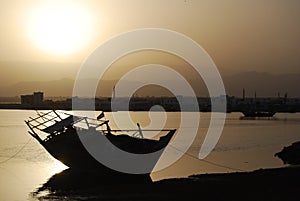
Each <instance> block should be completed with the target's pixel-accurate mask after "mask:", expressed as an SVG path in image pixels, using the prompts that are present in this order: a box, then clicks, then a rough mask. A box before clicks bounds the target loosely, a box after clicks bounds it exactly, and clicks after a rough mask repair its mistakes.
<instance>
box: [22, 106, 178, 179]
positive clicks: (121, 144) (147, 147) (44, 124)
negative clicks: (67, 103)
mask: <svg viewBox="0 0 300 201" xmlns="http://www.w3.org/2000/svg"><path fill="white" fill-rule="evenodd" d="M37 115H38V116H37V117H34V118H33V117H30V118H29V120H26V121H25V123H26V124H27V126H28V127H29V129H30V131H29V133H30V135H32V136H33V137H34V138H35V139H36V140H37V141H38V142H39V143H40V144H41V145H42V146H43V147H44V148H45V149H46V150H47V151H48V152H49V153H50V154H51V155H52V156H53V157H54V158H55V159H57V160H59V161H61V162H62V163H63V164H65V165H66V166H68V167H70V168H72V170H76V171H82V172H89V173H90V172H96V173H97V174H101V175H102V176H103V178H107V179H108V180H111V179H112V178H113V177H115V178H117V179H122V178H123V179H124V178H128V179H130V180H131V181H132V179H134V178H136V179H138V180H141V179H150V176H149V175H150V174H149V173H147V174H140V175H138V174H126V173H121V172H119V171H116V170H113V169H110V168H109V167H107V166H105V165H103V164H101V163H100V162H98V161H97V160H96V159H95V158H94V157H93V156H92V155H91V154H90V153H89V152H88V151H87V150H86V148H85V146H84V145H83V144H82V141H81V139H80V138H81V137H84V138H89V139H91V141H92V142H93V141H96V140H99V136H103V137H106V138H107V139H108V141H107V142H106V141H105V140H104V141H105V142H104V144H103V143H102V144H101V145H102V146H103V145H104V147H106V145H107V143H109V144H110V143H112V144H113V145H115V146H116V147H118V148H119V149H122V150H123V151H126V152H130V153H134V154H146V153H153V152H156V153H158V154H157V155H155V156H157V158H154V159H153V160H152V161H149V164H148V165H150V167H152V168H154V166H155V164H156V163H157V161H158V159H159V158H160V156H161V154H162V152H163V150H164V148H165V147H166V146H167V144H168V143H169V141H170V140H171V138H172V137H173V135H174V133H175V131H176V129H174V130H161V131H167V132H168V133H167V134H166V135H164V136H162V137H160V138H159V139H158V140H154V139H146V138H144V137H143V133H142V129H141V128H140V127H139V124H138V129H137V130H123V132H128V133H129V132H134V134H135V135H131V136H130V135H127V134H117V133H118V132H121V131H122V130H112V129H111V128H110V126H109V120H102V119H103V117H104V113H103V112H102V113H101V114H100V115H99V116H98V117H97V118H96V119H93V118H88V117H82V116H75V115H71V114H67V113H65V112H62V111H60V112H59V111H54V110H53V111H50V112H46V113H41V112H37ZM144 131H145V130H144ZM148 131H154V130H148ZM42 136H44V138H42ZM79 136H81V137H79ZM94 139H95V140H94ZM102 139H104V138H102ZM105 143H106V144H105ZM97 145H98V144H97V143H93V146H95V147H97ZM98 146H99V145H98ZM95 147H94V148H95ZM91 148H93V147H91Z"/></svg>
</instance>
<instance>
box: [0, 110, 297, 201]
mask: <svg viewBox="0 0 300 201" xmlns="http://www.w3.org/2000/svg"><path fill="white" fill-rule="evenodd" d="M130 114H131V117H132V119H133V121H134V122H139V123H140V124H141V126H142V127H145V126H147V125H148V124H150V119H149V117H148V113H147V112H131V113H130ZM120 115H122V113H120ZM124 115H125V113H124ZM30 116H35V111H28V110H27V111H26V110H0V200H7V201H10V200H37V199H41V198H43V196H45V195H46V194H47V192H42V193H39V194H38V195H35V194H34V192H36V191H37V189H38V188H39V187H42V186H43V184H44V183H46V182H47V181H48V180H49V179H50V178H51V177H52V176H53V175H55V174H56V173H58V172H60V171H62V170H64V169H66V167H65V166H64V165H63V164H61V163H60V162H58V161H56V160H55V159H53V158H52V157H51V156H50V155H49V154H48V153H47V152H46V151H45V150H44V149H43V147H42V146H41V145H40V144H39V143H38V142H37V141H36V140H34V139H33V138H32V137H31V136H30V135H29V134H28V133H27V130H28V129H27V127H26V125H25V124H24V120H25V119H27V118H28V117H30ZM240 116H241V114H240V113H231V114H228V115H227V118H226V123H225V127H224V130H223V133H222V136H221V138H220V140H219V142H218V144H217V146H216V147H215V149H214V150H213V152H212V153H211V154H210V155H209V156H208V157H207V158H205V160H199V159H198V158H197V156H198V152H199V148H200V146H201V144H202V141H203V139H204V136H205V134H206V131H207V128H208V125H209V122H210V121H209V119H210V113H201V121H200V128H199V129H198V134H197V137H196V139H195V141H194V143H193V144H192V146H191V147H190V149H189V150H188V152H187V154H185V155H184V156H183V157H182V158H181V159H180V160H178V161H177V162H176V163H174V164H173V165H172V166H170V167H168V168H166V169H164V170H162V171H159V172H155V173H152V174H151V177H152V180H154V181H157V180H161V179H165V178H176V177H186V176H189V175H192V174H202V173H218V172H219V173H224V172H235V171H251V170H255V169H258V168H275V167H282V166H283V163H282V161H281V160H279V159H278V158H276V157H274V154H275V153H276V152H278V151H280V150H281V149H282V148H283V147H284V146H287V145H290V144H291V143H293V142H295V141H299V140H300V133H299V131H300V114H277V115H276V118H275V119H272V120H266V119H264V120H240V118H239V117H240ZM106 117H107V118H108V119H110V120H111V119H112V118H111V113H106ZM167 118H168V119H167V121H166V125H165V127H167V128H178V125H179V122H180V113H176V112H174V113H167ZM159 123H161V122H155V124H159ZM111 125H112V126H114V122H111ZM154 126H155V125H154ZM185 126H186V127H185V128H184V129H185V130H186V131H187V135H188V130H189V129H190V128H189V125H185ZM174 151H175V152H176V151H178V150H174ZM43 193H45V195H44V194H43ZM60 199H62V198H59V197H58V198H57V200H60ZM63 199H65V200H72V199H73V198H71V197H63ZM80 199H83V200H84V196H83V198H82V197H81V198H80ZM50 200H51V199H50ZM53 200H55V199H53Z"/></svg>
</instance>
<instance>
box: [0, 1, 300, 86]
mask: <svg viewBox="0 0 300 201" xmlns="http://www.w3.org/2000/svg"><path fill="white" fill-rule="evenodd" d="M0 2H1V6H0V27H1V32H0V48H1V51H0V65H1V68H0V72H1V77H2V79H1V82H0V85H3V84H5V83H14V82H18V81H23V80H38V79H39V78H40V79H49V80H51V79H55V78H62V77H71V78H73V77H74V76H75V75H76V71H77V70H78V67H79V65H80V63H81V62H82V61H83V60H84V59H85V58H86V57H87V56H88V55H89V53H90V52H92V51H93V50H94V49H95V48H96V47H97V46H98V45H100V44H101V43H102V42H104V41H106V40H108V39H109V38H111V37H112V36H114V35H117V34H120V33H122V32H125V31H129V30H132V29H138V28H166V29H171V30H174V31H177V32H180V33H183V34H185V35H187V36H188V37H190V38H192V39H193V40H195V41H196V42H198V43H199V44H200V45H201V46H202V47H203V48H204V49H205V50H206V51H207V52H208V53H209V54H210V56H211V57H212V58H213V60H214V62H215V63H216V65H217V67H218V68H219V70H220V71H221V72H222V73H226V72H243V71H259V72H270V73H299V72H300V68H299V67H300V57H299V53H300V37H299V36H300V20H299V19H300V12H299V10H300V1H298V0H263V1H262V0H251V1H250V0H186V1H184V0H109V1H108V0H107V1H104V0H78V1H76V0H73V1H72V0H49V1H42V0H22V1H20V0H9V1H6V0H1V1H0ZM65 13H67V14H66V15H65ZM66 27H68V28H66ZM57 30H61V31H59V32H58V31H57ZM57 34H59V35H63V37H56V35H57ZM135 59H138V58H135ZM154 60H155V59H154ZM158 60H159V59H158ZM154 62H155V61H154ZM61 63H63V64H61ZM170 63H172V62H170ZM47 64H48V65H47ZM64 64H66V65H64ZM51 65H52V66H51ZM119 65H120V66H122V65H123V64H122V63H120V64H119ZM124 65H125V64H124ZM126 65H129V66H130V62H128V61H127V63H126ZM50 66H51V67H50ZM183 68H184V67H183ZM53 71H55V72H53ZM45 74H46V75H47V76H46V75H45Z"/></svg>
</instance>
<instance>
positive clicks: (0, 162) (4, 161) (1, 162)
mask: <svg viewBox="0 0 300 201" xmlns="http://www.w3.org/2000/svg"><path fill="white" fill-rule="evenodd" d="M31 139H32V138H29V140H28V141H27V142H26V143H25V144H24V145H23V146H22V147H21V148H20V149H19V151H17V152H16V153H15V154H13V155H12V156H11V157H9V158H7V159H5V160H3V161H0V164H3V163H6V162H7V161H9V160H11V159H13V158H14V157H15V156H17V155H18V154H19V153H20V152H21V151H22V150H23V149H24V148H25V147H26V146H27V145H28V144H29V142H30V141H31Z"/></svg>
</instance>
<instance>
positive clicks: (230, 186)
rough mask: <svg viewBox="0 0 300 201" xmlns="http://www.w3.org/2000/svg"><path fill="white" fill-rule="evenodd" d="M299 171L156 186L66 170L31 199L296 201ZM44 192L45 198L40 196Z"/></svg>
mask: <svg viewBox="0 0 300 201" xmlns="http://www.w3.org/2000/svg"><path fill="white" fill-rule="evenodd" d="M299 180H300V167H299V166H289V167H285V168H275V169H260V170H256V171H253V172H239V173H238V172H236V173H225V174H204V175H192V176H189V177H187V178H179V179H165V180H161V181H156V182H139V183H136V182H131V181H128V180H127V181H111V182H103V181H102V180H101V176H98V175H95V174H92V175H87V174H84V173H78V172H72V171H71V170H66V171H64V172H62V173H60V174H56V175H54V176H53V177H51V178H50V179H49V181H48V182H47V183H45V184H44V185H43V187H41V188H40V189H38V190H37V192H36V193H34V194H33V197H36V198H40V199H44V200H61V199H64V200H95V201H96V200H122V201H123V200H144V201H147V200H151V201H154V200H197V201H198V200H298V199H299V197H300V183H299ZM45 190H48V191H49V194H47V195H41V194H42V192H44V191H45Z"/></svg>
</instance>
